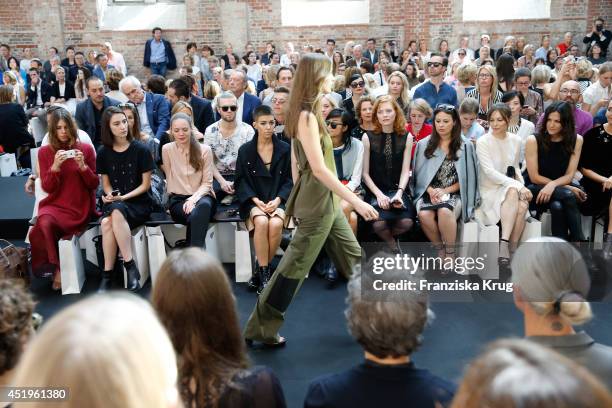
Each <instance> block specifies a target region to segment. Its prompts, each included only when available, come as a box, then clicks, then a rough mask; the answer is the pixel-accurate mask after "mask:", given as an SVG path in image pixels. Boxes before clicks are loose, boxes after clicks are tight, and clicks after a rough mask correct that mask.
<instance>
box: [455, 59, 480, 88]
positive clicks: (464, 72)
mask: <svg viewBox="0 0 612 408" xmlns="http://www.w3.org/2000/svg"><path fill="white" fill-rule="evenodd" d="M476 72H478V67H477V66H476V64H474V63H472V62H464V63H463V64H461V65H459V68H457V80H459V82H460V83H461V84H467V83H470V85H471V82H470V80H471V78H472V77H474V76H475V75H476Z"/></svg>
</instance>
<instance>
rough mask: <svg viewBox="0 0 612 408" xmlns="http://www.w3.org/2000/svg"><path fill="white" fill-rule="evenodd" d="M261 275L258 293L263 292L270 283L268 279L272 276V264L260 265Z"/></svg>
mask: <svg viewBox="0 0 612 408" xmlns="http://www.w3.org/2000/svg"><path fill="white" fill-rule="evenodd" d="M258 275H259V289H257V294H258V295H259V294H260V293H261V292H263V290H264V288H265V287H266V285H267V284H268V281H269V280H270V278H271V277H272V273H271V272H270V266H260V267H259V269H258Z"/></svg>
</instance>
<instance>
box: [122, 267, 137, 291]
mask: <svg viewBox="0 0 612 408" xmlns="http://www.w3.org/2000/svg"><path fill="white" fill-rule="evenodd" d="M123 265H124V266H125V271H126V272H127V289H128V290H129V291H130V292H135V291H137V290H138V289H140V272H139V271H138V267H137V266H136V262H134V260H133V259H132V260H131V261H130V262H125V261H124V262H123Z"/></svg>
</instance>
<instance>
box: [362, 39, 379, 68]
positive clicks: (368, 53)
mask: <svg viewBox="0 0 612 408" xmlns="http://www.w3.org/2000/svg"><path fill="white" fill-rule="evenodd" d="M366 46H367V49H366V50H365V52H364V53H363V57H364V58H366V59H369V60H370V62H371V63H372V65H376V63H377V62H378V57H379V56H380V51H378V50H377V49H376V39H374V38H368V42H367V44H366Z"/></svg>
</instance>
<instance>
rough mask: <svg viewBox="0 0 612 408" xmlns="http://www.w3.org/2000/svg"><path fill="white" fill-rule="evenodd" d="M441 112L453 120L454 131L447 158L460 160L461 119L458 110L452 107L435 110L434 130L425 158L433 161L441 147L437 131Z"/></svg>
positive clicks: (452, 131)
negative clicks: (437, 122)
mask: <svg viewBox="0 0 612 408" xmlns="http://www.w3.org/2000/svg"><path fill="white" fill-rule="evenodd" d="M440 112H444V113H447V114H449V115H451V117H452V118H453V129H452V130H451V142H450V144H449V146H448V156H447V157H448V158H449V159H451V160H453V161H456V160H457V159H458V157H457V152H458V151H459V150H461V145H462V144H463V140H462V139H461V119H460V118H459V112H457V109H450V107H438V108H436V109H435V110H434V114H433V129H432V130H431V136H430V137H429V142H428V143H427V147H426V148H425V157H427V158H428V159H431V158H432V157H433V155H434V153H435V151H436V149H437V148H438V146H440V135H439V134H438V131H437V129H436V116H438V115H439V114H440Z"/></svg>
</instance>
